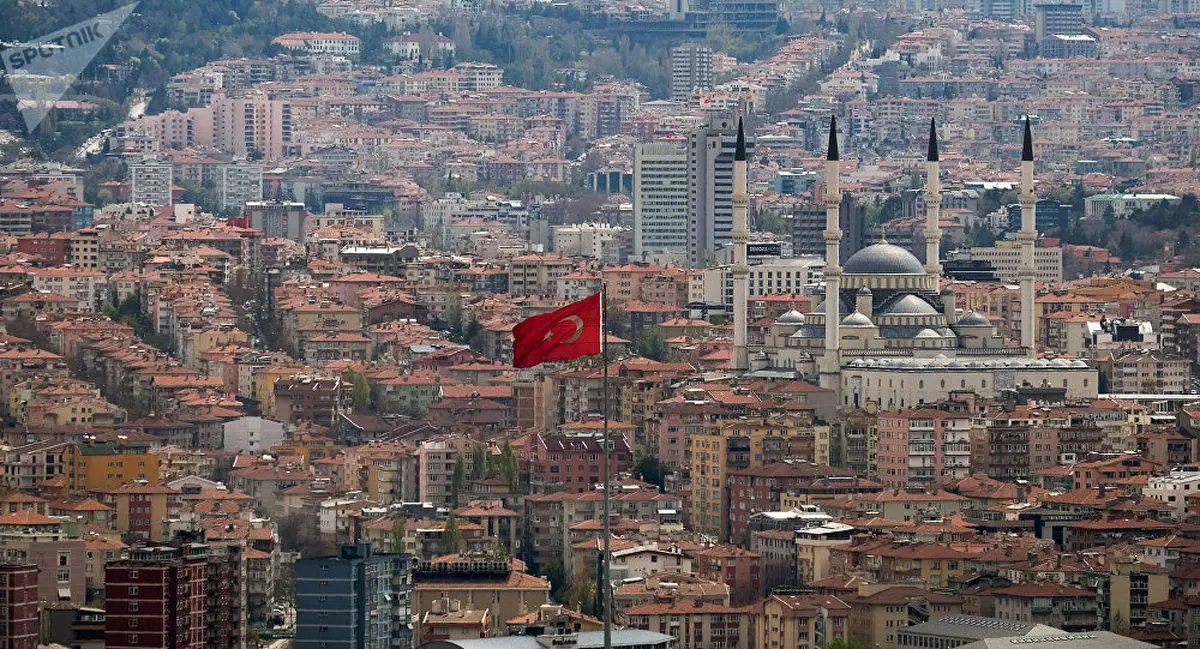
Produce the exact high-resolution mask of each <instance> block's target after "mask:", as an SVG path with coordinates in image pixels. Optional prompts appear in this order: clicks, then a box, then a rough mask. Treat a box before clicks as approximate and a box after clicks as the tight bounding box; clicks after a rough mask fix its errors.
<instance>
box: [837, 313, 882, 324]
mask: <svg viewBox="0 0 1200 649" xmlns="http://www.w3.org/2000/svg"><path fill="white" fill-rule="evenodd" d="M842 326H844V327H874V326H875V325H874V324H873V323H872V322H871V319H870V318H868V317H867V316H865V315H863V314H861V313H859V312H857V311H855V312H854V313H851V314H850V315H848V316H846V317H845V318H843V319H842Z"/></svg>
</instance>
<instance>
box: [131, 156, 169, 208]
mask: <svg viewBox="0 0 1200 649" xmlns="http://www.w3.org/2000/svg"><path fill="white" fill-rule="evenodd" d="M174 182H175V180H174V168H173V167H172V166H171V163H170V162H165V161H159V160H153V159H145V160H142V161H141V162H134V163H132V164H130V165H129V201H130V202H132V203H144V204H146V205H170V204H171V203H172V202H173V201H172V200H171V186H172V185H173V184H174Z"/></svg>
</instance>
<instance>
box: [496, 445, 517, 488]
mask: <svg viewBox="0 0 1200 649" xmlns="http://www.w3.org/2000/svg"><path fill="white" fill-rule="evenodd" d="M500 470H501V472H502V473H503V477H504V480H505V482H507V483H508V488H509V489H511V490H513V491H516V490H517V488H518V487H519V486H520V480H521V469H520V467H519V466H518V464H517V454H516V452H515V451H513V447H512V444H510V443H509V442H508V440H507V439H505V440H504V443H503V444H501V445H500Z"/></svg>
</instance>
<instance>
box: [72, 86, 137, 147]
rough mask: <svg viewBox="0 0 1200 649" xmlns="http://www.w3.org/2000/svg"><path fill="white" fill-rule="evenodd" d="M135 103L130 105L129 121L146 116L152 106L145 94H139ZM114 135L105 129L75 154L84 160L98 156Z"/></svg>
mask: <svg viewBox="0 0 1200 649" xmlns="http://www.w3.org/2000/svg"><path fill="white" fill-rule="evenodd" d="M136 97H137V98H136V99H135V100H134V102H133V103H131V104H130V105H129V110H128V111H126V115H125V116H126V118H127V119H137V118H139V117H141V116H142V115H145V114H146V106H147V105H149V104H150V100H149V99H148V98H147V97H146V95H145V93H139V94H138V95H137V96H136ZM111 135H112V129H108V128H106V129H104V130H103V131H100V132H99V133H97V134H95V135H93V136H92V137H90V138H88V139H87V141H86V142H84V143H83V145H81V146H80V147H79V150H78V151H76V152H75V157H77V158H80V159H83V158H86V157H87V156H89V155H96V154H97V153H100V152H101V151H103V150H104V141H105V140H107V139H108V138H109V137H110V136H111Z"/></svg>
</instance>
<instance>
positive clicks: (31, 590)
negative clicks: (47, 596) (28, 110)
mask: <svg viewBox="0 0 1200 649" xmlns="http://www.w3.org/2000/svg"><path fill="white" fill-rule="evenodd" d="M0 593H3V594H4V604H3V606H0V612H2V614H0V622H3V623H4V632H3V633H2V634H0V638H2V639H3V642H4V647H5V649H37V646H38V567H37V566H36V565H33V564H28V563H24V564H21V563H10V564H2V565H0Z"/></svg>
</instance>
